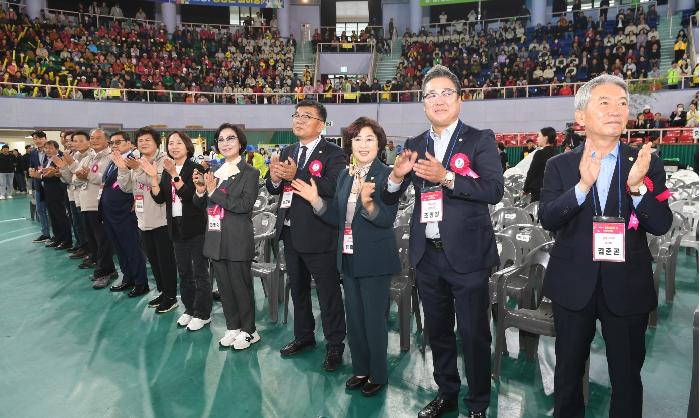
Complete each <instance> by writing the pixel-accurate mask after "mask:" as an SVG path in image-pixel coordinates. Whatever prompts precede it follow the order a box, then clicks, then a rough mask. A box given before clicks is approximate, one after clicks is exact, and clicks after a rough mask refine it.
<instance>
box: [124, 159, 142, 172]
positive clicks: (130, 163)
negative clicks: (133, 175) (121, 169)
mask: <svg viewBox="0 0 700 418" xmlns="http://www.w3.org/2000/svg"><path fill="white" fill-rule="evenodd" d="M143 158H146V157H143ZM124 161H125V162H126V166H127V167H129V168H130V169H132V170H136V169H137V168H139V167H141V163H139V160H137V159H136V158H126V159H124Z"/></svg>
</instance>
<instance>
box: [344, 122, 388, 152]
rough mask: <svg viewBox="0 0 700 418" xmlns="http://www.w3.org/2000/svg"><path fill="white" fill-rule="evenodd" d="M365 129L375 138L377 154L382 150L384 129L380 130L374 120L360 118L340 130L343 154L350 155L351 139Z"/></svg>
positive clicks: (384, 137)
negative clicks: (370, 131)
mask: <svg viewBox="0 0 700 418" xmlns="http://www.w3.org/2000/svg"><path fill="white" fill-rule="evenodd" d="M365 127H367V128H370V129H372V132H374V134H375V135H376V136H377V142H378V143H377V149H378V150H379V152H381V151H382V150H383V149H384V147H385V146H386V133H385V132H384V128H382V127H381V125H379V123H377V121H376V120H374V119H370V118H368V117H365V116H361V117H359V118H357V119H355V120H354V121H353V122H352V123H351V124H350V125H348V127H347V128H344V129H343V130H342V136H343V148H344V149H345V152H347V153H348V154H352V139H353V138H354V137H356V136H357V135H358V134H359V133H360V131H361V130H362V128H365Z"/></svg>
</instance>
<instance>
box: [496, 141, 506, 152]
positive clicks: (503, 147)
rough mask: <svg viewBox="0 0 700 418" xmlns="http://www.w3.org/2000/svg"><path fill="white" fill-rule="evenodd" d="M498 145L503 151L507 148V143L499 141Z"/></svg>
mask: <svg viewBox="0 0 700 418" xmlns="http://www.w3.org/2000/svg"><path fill="white" fill-rule="evenodd" d="M496 145H497V146H498V149H500V150H501V151H503V150H505V149H506V146H505V144H503V142H497V143H496Z"/></svg>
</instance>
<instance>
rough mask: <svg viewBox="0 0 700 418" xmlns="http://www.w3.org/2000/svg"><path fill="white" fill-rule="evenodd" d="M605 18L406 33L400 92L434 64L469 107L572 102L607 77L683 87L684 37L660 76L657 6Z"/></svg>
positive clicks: (681, 35)
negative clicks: (579, 87) (534, 100)
mask: <svg viewBox="0 0 700 418" xmlns="http://www.w3.org/2000/svg"><path fill="white" fill-rule="evenodd" d="M606 12H607V11H606ZM606 16H607V13H606V14H603V13H601V18H600V19H599V20H598V21H595V20H593V19H592V18H591V17H587V16H585V15H584V14H583V13H581V12H576V11H575V12H574V13H573V19H572V20H567V18H566V16H565V15H561V16H559V17H558V19H557V20H556V21H555V22H553V23H550V24H548V25H546V26H541V25H537V26H536V27H534V28H526V27H525V23H524V20H523V19H513V20H511V21H508V22H505V23H504V24H502V25H501V26H500V27H498V28H489V27H481V26H479V25H477V24H475V25H459V26H458V25H456V24H455V25H444V26H441V27H440V28H439V29H438V31H437V33H432V32H430V31H428V30H427V29H425V28H422V29H421V31H420V32H418V33H411V32H409V31H408V30H407V31H406V32H405V33H404V35H403V40H402V43H403V52H402V58H401V61H400V63H399V66H398V68H397V71H396V75H397V79H398V80H397V81H396V82H397V83H398V84H399V90H411V89H413V88H414V86H416V85H420V83H421V80H422V77H423V76H424V75H425V74H426V73H427V72H428V71H429V70H430V68H431V67H432V66H433V65H436V64H442V65H446V66H449V67H450V68H452V69H453V70H454V71H455V72H456V73H457V74H458V75H460V76H461V79H462V83H463V84H462V86H463V87H464V88H466V89H467V90H465V91H464V93H463V96H464V97H463V98H464V99H467V100H468V99H482V98H496V97H503V96H505V97H523V96H525V95H526V94H527V95H528V96H550V95H572V94H573V93H574V89H573V87H572V85H571V84H572V83H576V82H582V81H586V80H589V79H591V78H594V77H595V76H597V75H600V74H602V73H608V74H613V75H618V76H620V77H621V78H624V79H651V80H661V79H662V78H663V77H667V81H668V82H667V83H662V84H668V85H669V86H670V87H677V86H678V85H679V84H680V81H681V78H682V77H684V76H688V75H690V74H691V73H692V69H691V68H689V64H688V57H687V54H686V47H687V37H686V34H685V31H683V30H681V31H680V32H679V34H678V39H679V42H677V43H676V46H675V47H674V48H675V49H676V61H677V62H676V63H674V67H673V69H672V70H669V72H668V74H661V73H660V72H659V67H660V59H661V43H660V41H659V39H660V35H659V32H658V30H657V28H656V25H657V22H658V20H659V15H658V12H657V11H656V7H655V6H654V5H650V6H649V7H648V8H646V9H645V8H643V7H637V8H629V9H627V10H625V9H620V11H619V13H618V14H617V15H616V16H615V19H614V20H611V21H607V20H606ZM696 71H697V70H696ZM664 81H665V80H664ZM550 84H553V86H550ZM545 85H546V86H545ZM526 86H530V87H526ZM504 87H507V88H505V89H504ZM652 88H661V86H660V85H653V86H652ZM526 89H529V91H527V92H526Z"/></svg>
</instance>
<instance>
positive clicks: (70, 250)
mask: <svg viewBox="0 0 700 418" xmlns="http://www.w3.org/2000/svg"><path fill="white" fill-rule="evenodd" d="M79 249H80V247H78V246H77V245H76V246H74V247H70V249H69V250H68V252H69V253H71V254H75V253H77V252H78V250H79Z"/></svg>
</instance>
